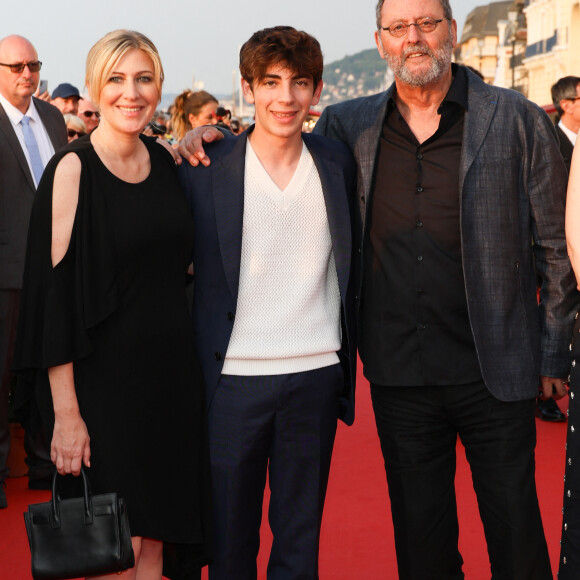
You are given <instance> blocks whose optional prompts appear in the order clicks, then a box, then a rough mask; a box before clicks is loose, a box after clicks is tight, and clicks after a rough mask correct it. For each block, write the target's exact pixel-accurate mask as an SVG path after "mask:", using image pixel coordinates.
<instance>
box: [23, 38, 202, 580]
mask: <svg viewBox="0 0 580 580" xmlns="http://www.w3.org/2000/svg"><path fill="white" fill-rule="evenodd" d="M162 82H163V69H162V66H161V61H160V59H159V54H158V52H157V50H156V48H155V46H154V45H153V43H152V42H151V41H150V40H149V39H148V38H146V37H145V36H143V35H142V34H140V33H138V32H133V31H126V30H117V31H114V32H111V33H109V34H107V35H106V36H105V37H103V38H102V39H101V40H99V41H98V42H97V43H96V44H95V45H94V46H93V48H92V49H91V50H90V52H89V55H88V57H87V73H86V85H87V87H88V89H89V94H90V98H91V100H92V102H93V103H95V105H96V106H97V107H98V108H99V110H100V113H101V121H100V124H99V126H98V127H97V128H96V129H95V130H94V131H93V132H92V133H91V135H90V136H86V137H84V138H82V139H79V140H77V141H75V142H74V143H72V144H69V146H68V147H66V148H65V149H64V150H63V151H62V152H59V153H58V154H57V155H56V156H55V157H54V158H53V159H52V161H51V162H50V163H49V165H48V166H47V168H46V170H45V172H44V175H43V178H42V181H41V183H40V186H39V189H38V192H37V195H36V200H35V204H34V208H33V212H32V217H31V228H30V236H29V241H28V255H27V263H26V267H25V280H24V288H23V298H22V309H21V316H20V325H19V335H18V339H17V347H16V348H17V352H16V355H15V359H16V367H17V369H19V370H20V372H23V371H28V372H29V373H30V372H31V371H32V372H33V374H34V382H35V394H36V397H37V401H38V402H39V404H40V405H41V408H42V409H43V410H44V411H45V413H44V414H45V415H46V420H47V421H48V422H49V423H50V424H51V425H53V428H52V433H53V434H52V445H51V457H52V460H53V462H54V463H55V465H56V468H57V471H58V472H59V473H60V474H67V473H72V474H74V475H78V474H79V473H80V469H81V465H84V466H86V468H87V469H88V472H89V477H90V481H91V484H92V489H93V492H94V493H107V492H117V493H118V494H119V496H121V497H123V498H124V499H125V502H126V505H127V511H128V515H129V523H130V528H131V535H132V536H133V548H134V552H135V560H136V564H135V567H134V568H132V569H131V570H130V571H127V572H126V573H125V577H126V578H131V579H137V580H141V579H147V580H150V579H159V580H160V579H161V575H162V565H163V557H162V553H163V544H164V543H171V545H172V546H180V549H179V550H177V552H178V553H179V557H180V558H181V569H180V576H179V577H187V578H193V577H198V578H199V576H200V570H201V565H202V564H204V563H205V562H206V554H207V552H206V545H205V538H206V529H207V528H206V523H207V519H206V514H207V513H208V511H207V509H208V504H209V501H208V496H207V495H206V490H207V489H209V473H208V471H209V468H208V463H207V436H206V430H207V426H206V419H205V403H204V400H203V392H204V388H203V384H202V376H201V373H200V371H199V368H198V364H197V361H196V358H195V354H194V346H193V336H192V330H191V322H190V319H189V315H188V310H187V303H186V298H185V284H184V279H185V276H184V273H185V270H186V268H187V265H188V263H189V261H190V256H191V251H192V244H193V221H192V218H191V215H190V211H189V208H188V206H187V203H186V201H185V198H184V196H183V194H182V191H181V187H180V185H179V182H178V180H177V175H176V171H175V166H174V161H173V158H172V157H171V155H170V153H169V152H168V151H167V150H166V149H165V148H164V147H163V146H162V145H160V144H158V143H157V141H156V140H155V139H151V138H147V137H144V136H142V135H140V133H141V131H142V130H143V128H144V127H145V126H146V125H147V124H148V123H149V122H150V120H151V117H152V115H153V113H154V112H155V108H156V107H157V105H158V103H159V101H160V99H161V86H162ZM47 379H48V380H47ZM172 553H175V550H174V551H173V552H172ZM110 577H111V578H116V577H117V575H116V574H114V575H111V576H110Z"/></svg>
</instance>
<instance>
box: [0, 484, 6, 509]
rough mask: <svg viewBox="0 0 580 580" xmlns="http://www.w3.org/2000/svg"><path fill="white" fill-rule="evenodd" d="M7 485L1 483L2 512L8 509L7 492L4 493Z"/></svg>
mask: <svg viewBox="0 0 580 580" xmlns="http://www.w3.org/2000/svg"><path fill="white" fill-rule="evenodd" d="M5 485H6V484H5V483H4V482H3V481H0V510H3V509H5V508H7V507H8V500H7V499H6V492H5V491H4V486H5Z"/></svg>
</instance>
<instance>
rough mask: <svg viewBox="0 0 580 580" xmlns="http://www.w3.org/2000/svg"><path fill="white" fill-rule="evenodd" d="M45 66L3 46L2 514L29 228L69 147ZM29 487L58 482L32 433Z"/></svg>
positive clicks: (20, 48) (29, 48)
mask: <svg viewBox="0 0 580 580" xmlns="http://www.w3.org/2000/svg"><path fill="white" fill-rule="evenodd" d="M41 66H42V63H41V62H40V61H39V60H38V54H37V52H36V49H35V48H34V46H33V45H32V44H31V43H30V42H29V41H28V40H27V39H26V38H23V37H21V36H16V35H13V36H7V37H5V38H3V39H2V40H0V173H1V175H2V187H1V188H0V207H1V208H2V211H0V373H1V377H0V509H1V508H5V507H6V506H7V500H6V493H5V491H4V480H5V478H6V477H7V475H8V468H7V465H6V460H7V457H8V451H9V449H10V427H9V423H8V396H9V391H10V383H11V380H12V373H11V370H10V367H11V363H12V352H13V348H14V338H15V334H16V324H17V319H18V306H19V302H20V290H21V288H22V273H23V268H24V255H25V250H26V237H27V232H28V222H29V218H30V212H31V209H32V202H33V199H34V195H35V193H36V188H37V186H38V181H39V180H40V176H41V175H42V171H43V170H44V167H45V166H46V164H47V162H48V160H49V159H50V158H51V157H52V155H53V154H54V152H55V151H56V150H58V149H60V148H61V147H63V146H64V145H66V143H67V134H66V126H65V123H64V119H63V117H62V114H61V113H60V111H59V110H58V109H57V108H56V107H53V106H52V105H50V104H48V103H45V102H44V101H41V100H39V99H36V98H34V97H33V96H32V95H33V94H34V92H35V91H36V89H37V87H38V81H39V77H40V68H41ZM25 448H26V453H27V464H28V468H29V473H28V478H29V487H31V488H35V489H39V488H40V489H44V488H47V485H49V484H50V478H51V476H52V462H51V461H50V453H49V447H48V443H47V442H46V441H45V440H44V439H43V437H42V435H41V433H40V432H39V433H36V434H35V435H34V436H33V434H32V432H31V431H29V430H27V434H26V439H25Z"/></svg>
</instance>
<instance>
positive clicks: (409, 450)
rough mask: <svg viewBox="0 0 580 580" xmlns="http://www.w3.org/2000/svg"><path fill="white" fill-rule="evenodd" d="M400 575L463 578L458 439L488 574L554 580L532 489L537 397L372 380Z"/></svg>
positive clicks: (405, 579)
mask: <svg viewBox="0 0 580 580" xmlns="http://www.w3.org/2000/svg"><path fill="white" fill-rule="evenodd" d="M371 395H372V401H373V408H374V411H375V419H376V423H377V429H378V433H379V438H380V441H381V449H382V452H383V457H384V459H385V468H386V472H387V481H388V484H389V496H390V498H391V511H392V516H393V525H394V528H395V549H396V552H397V565H398V570H399V578H400V579H401V580H461V579H462V578H463V577H464V576H463V572H462V564H463V560H462V558H461V554H460V553H459V549H458V546H457V544H458V536H459V526H458V522H457V505H456V499H455V465H456V455H455V453H456V451H455V450H456V445H457V437H458V436H459V437H460V438H461V441H462V443H463V445H464V446H465V455H466V457H467V460H468V461H469V465H470V467H471V474H472V477H473V486H474V489H475V493H476V495H477V503H478V506H479V513H480V516H481V520H482V523H483V529H484V533H485V539H486V541H487V550H488V553H489V558H490V562H491V574H492V580H551V579H552V572H551V568H550V560H549V556H548V548H547V545H546V540H545V538H544V530H543V527H542V520H541V517H540V510H539V506H538V498H537V494H536V481H535V460H534V448H535V445H536V425H535V419H534V405H535V400H534V399H530V400H525V401H517V402H503V401H499V400H497V399H496V398H494V397H493V396H492V395H491V394H490V392H489V391H488V390H487V388H486V387H485V385H484V384H483V383H482V382H479V383H474V384H467V385H452V386H428V387H384V386H377V385H371Z"/></svg>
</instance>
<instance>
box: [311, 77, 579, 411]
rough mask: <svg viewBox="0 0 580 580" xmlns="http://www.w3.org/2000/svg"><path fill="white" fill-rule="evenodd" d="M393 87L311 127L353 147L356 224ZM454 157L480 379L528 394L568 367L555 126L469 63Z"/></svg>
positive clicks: (569, 297)
mask: <svg viewBox="0 0 580 580" xmlns="http://www.w3.org/2000/svg"><path fill="white" fill-rule="evenodd" d="M393 91H394V85H393V86H391V87H390V88H389V89H388V90H387V91H386V92H385V93H381V94H378V95H374V96H371V97H363V98H360V99H355V100H353V101H348V102H345V103H340V104H338V105H333V106H330V107H327V109H326V110H325V111H324V113H323V114H322V116H321V117H320V120H319V121H318V123H317V125H316V128H315V132H317V133H321V134H324V135H327V136H330V137H333V138H335V139H339V140H341V141H343V142H344V143H346V144H347V145H348V146H349V147H350V149H351V151H352V152H353V154H354V156H355V159H356V161H357V165H358V192H357V194H358V203H359V207H360V212H361V216H362V219H363V223H364V220H365V217H366V212H367V209H366V208H367V207H368V206H369V204H368V203H367V202H368V200H369V196H370V195H371V191H372V183H373V178H374V170H375V161H376V157H377V149H378V144H379V138H380V135H381V130H382V127H383V121H384V117H385V113H386V108H387V102H388V99H389V97H390V96H391V95H392V94H393ZM460 163H461V167H460V171H459V191H460V195H461V197H460V206H461V224H460V226H461V245H462V257H463V270H464V277H465V292H466V295H467V303H468V311H469V319H470V323H471V327H472V330H473V335H474V339H475V346H476V349H477V354H478V357H479V362H480V366H481V371H482V374H483V378H484V381H485V384H486V386H487V388H488V389H489V390H490V392H491V393H492V394H493V395H494V396H495V397H497V398H498V399H501V400H504V401H516V400H522V399H526V398H532V397H535V396H536V394H537V391H538V378H539V375H540V374H542V375H546V376H551V377H566V376H567V375H568V371H569V363H570V360H569V350H568V344H569V342H570V337H571V333H572V326H573V318H574V314H575V312H576V310H577V306H578V297H577V292H576V289H575V288H576V281H575V279H574V275H573V273H572V269H571V266H570V262H569V260H568V256H567V252H566V240H565V236H564V207H565V197H566V182H567V175H566V168H565V167H564V162H563V160H562V156H561V154H560V151H559V149H558V142H557V139H556V133H555V130H554V126H553V125H552V123H551V122H550V120H549V118H548V116H547V115H546V114H545V113H544V111H543V110H542V109H540V108H539V107H538V106H536V105H535V104H533V103H531V102H530V101H528V100H527V99H526V98H524V97H523V96H522V95H520V94H519V93H516V92H514V91H511V90H508V89H501V88H498V87H493V86H490V85H487V84H486V83H484V82H483V81H481V80H480V79H479V78H478V77H477V76H476V75H474V74H472V73H471V72H469V71H468V111H467V113H466V115H465V123H464V132H463V147H462V152H461V161H460ZM363 235H364V234H363ZM532 240H533V245H532V243H531V242H532ZM361 247H362V241H361ZM536 271H537V272H538V274H539V275H540V276H541V277H542V279H543V283H542V288H541V294H540V296H541V300H540V306H539V307H538V303H537V299H536ZM363 283H364V281H363ZM359 295H360V293H359Z"/></svg>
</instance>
